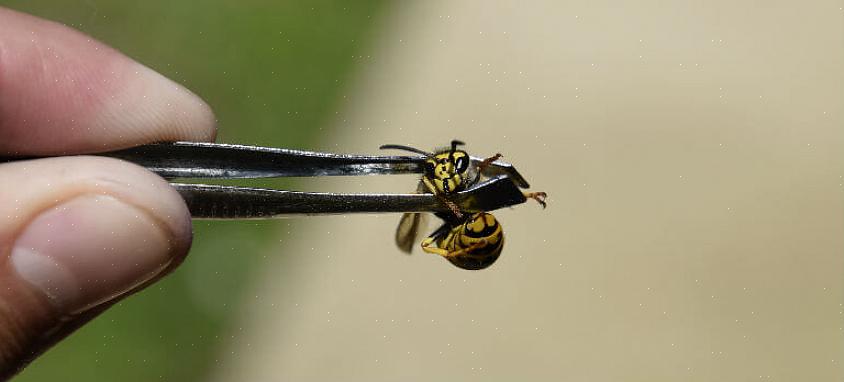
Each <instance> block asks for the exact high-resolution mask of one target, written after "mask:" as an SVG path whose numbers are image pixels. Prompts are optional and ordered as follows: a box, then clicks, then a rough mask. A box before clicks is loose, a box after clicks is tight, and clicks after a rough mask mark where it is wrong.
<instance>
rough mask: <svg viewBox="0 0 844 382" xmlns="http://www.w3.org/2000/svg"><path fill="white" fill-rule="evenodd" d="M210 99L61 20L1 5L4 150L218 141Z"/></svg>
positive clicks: (72, 150)
mask: <svg viewBox="0 0 844 382" xmlns="http://www.w3.org/2000/svg"><path fill="white" fill-rule="evenodd" d="M215 131H216V130H215V119H214V115H213V114H212V112H211V109H210V108H209V107H208V105H207V104H206V103H205V102H204V101H202V99H200V98H199V97H197V96H196V95H194V94H193V93H191V92H190V91H188V90H187V89H185V88H184V87H182V86H181V85H179V84H176V83H175V82H172V81H170V80H169V79H167V78H165V77H163V76H161V75H160V74H158V73H156V72H155V71H153V70H151V69H149V68H147V67H145V66H143V65H141V64H139V63H137V62H135V61H133V60H132V59H130V58H128V57H126V56H124V55H123V54H121V53H120V52H118V51H116V50H114V49H112V48H109V47H108V46H106V45H104V44H102V43H100V42H98V41H96V40H94V39H93V38H91V37H89V36H86V35H84V34H82V33H80V32H78V31H76V30H74V29H71V28H68V27H66V26H64V25H61V24H59V23H55V22H52V21H47V20H43V19H39V18H36V17H33V16H30V15H27V14H23V13H20V12H15V11H12V10H9V9H5V8H0V155H61V154H78V153H88V152H98V151H107V150H112V149H117V148H124V147H130V146H136V145H139V144H144V143H150V142H156V141H176V140H188V141H213V140H214V136H215Z"/></svg>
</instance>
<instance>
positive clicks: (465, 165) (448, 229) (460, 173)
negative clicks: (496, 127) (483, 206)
mask: <svg viewBox="0 0 844 382" xmlns="http://www.w3.org/2000/svg"><path fill="white" fill-rule="evenodd" d="M463 145H465V143H463V142H461V141H459V140H452V141H451V146H450V147H447V148H443V149H439V150H436V151H435V152H433V153H429V152H426V151H423V150H420V149H417V148H414V147H409V146H403V145H383V146H381V149H398V150H405V151H410V152H413V153H417V154H421V155H424V156H425V158H426V159H425V164H424V173H423V175H422V178H421V179H420V181H419V185H418V186H417V189H416V192H418V193H431V194H434V195H436V196H437V197H438V198H439V199H440V200H441V201H442V202H443V203H444V204H445V205H446V206H448V207H449V209H450V210H451V211H450V213H448V212H445V213H436V214H435V215H436V216H437V217H439V218H440V219H442V220H443V225H442V226H440V227H439V228H438V229H437V230H436V231H434V232H433V233H432V234H431V235H430V236H429V237H428V238H426V239H425V240H423V241H422V244H421V246H422V250H423V251H425V252H427V253H432V254H437V255H440V256H442V257H444V258H446V259H447V260H448V261H449V262H451V263H452V264H454V265H455V266H457V267H459V268H463V269H469V270H478V269H484V268H486V267H489V266H490V265H492V264H493V263H495V261H496V260H498V257H499V256H500V255H501V250H502V249H503V246H504V230H503V229H502V227H501V224H500V223H499V222H498V220H496V218H495V216H493V215H492V214H490V213H488V212H478V213H473V214H464V213H463V212H462V211H460V209H459V208H458V207H457V205H456V204H454V203H453V202H452V201H450V200H449V196H450V194H453V193H456V192H460V191H463V190H466V189H468V188H470V187H472V186H473V185H475V184H477V183H478V182H479V181H480V180H481V175H482V173H483V170H484V169H485V168H486V167H487V166H489V165H490V164H491V163H492V162H494V161H496V160H498V158H500V157H501V154H495V155H493V156H491V157H489V158H487V159H484V160H483V161H481V162H480V163H478V164H475V163H473V162H472V159H471V157H470V156H469V154H468V153H467V152H466V151H464V150H460V149H458V146H463ZM525 197H528V198H531V199H534V200H536V201H537V202H539V203H540V204H541V205H542V207H543V208H544V207H545V197H546V194H545V193H544V192H526V193H525ZM425 216H426V215H425V214H422V213H418V212H412V213H406V214H404V215H402V217H401V220H400V221H399V225H398V228H397V229H396V238H395V240H396V245H397V246H398V247H399V249H401V250H402V251H404V252H405V253H408V254H410V253H411V251H412V248H413V244H414V243H415V242H416V240H417V236H418V233H419V231H420V229H421V228H422V226H423V225H424V219H425Z"/></svg>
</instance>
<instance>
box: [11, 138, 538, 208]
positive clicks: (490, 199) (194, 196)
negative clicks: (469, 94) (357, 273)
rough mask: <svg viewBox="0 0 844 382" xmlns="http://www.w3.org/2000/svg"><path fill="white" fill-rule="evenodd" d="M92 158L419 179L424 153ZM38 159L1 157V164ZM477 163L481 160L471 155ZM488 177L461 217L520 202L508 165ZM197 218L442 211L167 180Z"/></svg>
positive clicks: (396, 200)
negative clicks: (414, 177) (397, 175)
mask: <svg viewBox="0 0 844 382" xmlns="http://www.w3.org/2000/svg"><path fill="white" fill-rule="evenodd" d="M90 155H98V156H107V157H112V158H118V159H122V160H126V161H129V162H133V163H136V164H138V165H140V166H143V167H145V168H147V169H148V170H150V171H152V172H154V173H156V174H158V175H160V176H162V177H164V178H166V179H168V181H172V180H174V179H186V178H204V179H209V178H216V179H245V178H277V177H310V176H335V175H387V174H414V173H415V174H421V173H422V172H423V164H424V162H425V157H423V156H364V155H339V154H330V153H320V152H310V151H299V150H289V149H280V148H270V147H256V146H242V145H231V144H217V143H198V142H172V143H155V144H148V145H142V146H137V147H132V148H128V149H123V150H118V151H111V152H105V153H97V154H90ZM26 159H36V157H0V163H2V162H10V161H18V160H26ZM472 160H473V161H474V162H475V163H476V164H477V163H480V161H481V160H482V159H481V158H474V157H473V158H472ZM483 175H484V177H485V180H483V181H482V182H479V183H478V184H476V185H474V186H472V187H471V188H469V189H467V190H465V191H462V192H459V193H457V194H455V195H453V196H452V197H449V200H451V201H452V202H454V203H455V204H457V206H459V207H460V208H461V210H463V211H466V212H479V211H492V210H496V209H499V208H503V207H509V206H513V205H516V204H521V203H524V202H525V201H526V198H525V196H524V194H523V193H522V191H521V190H520V188H528V187H529V185H528V183H527V181H525V179H524V178H523V177H522V176H521V175H520V174H519V172H518V171H516V169H515V168H514V167H513V166H512V165H510V164H507V163H502V162H499V161H496V162H494V163H492V164H491V165H490V166H488V167H486V168H485V170H484V172H483ZM171 184H172V185H173V187H174V188H175V189H176V190H177V191H178V192H179V194H181V196H182V197H183V198H184V199H185V201H186V202H187V205H188V208H189V209H190V212H191V215H192V217H193V218H196V219H266V218H276V217H286V216H297V215H322V214H347V213H382V212H447V211H450V210H449V207H448V206H446V205H445V204H444V203H442V202H441V201H440V199H439V198H437V197H436V196H434V195H433V194H418V193H416V194H346V193H323V192H299V191H286V190H275V189H264V188H250V187H236V186H223V185H208V184H189V183H175V182H171Z"/></svg>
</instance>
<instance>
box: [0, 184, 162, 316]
mask: <svg viewBox="0 0 844 382" xmlns="http://www.w3.org/2000/svg"><path fill="white" fill-rule="evenodd" d="M172 240H173V239H172V238H171V237H170V235H169V234H168V232H167V231H165V230H164V229H163V228H162V227H160V226H159V225H158V224H156V222H155V221H154V220H153V219H152V217H151V216H150V215H149V214H148V213H146V212H144V211H142V210H140V209H138V208H136V207H133V206H131V205H128V204H126V203H123V202H121V201H120V200H118V199H116V198H114V197H111V196H105V195H88V196H80V197H78V198H75V199H72V200H70V201H68V202H65V203H62V204H60V205H58V206H57V207H55V208H51V209H50V210H47V211H45V212H44V213H42V214H41V215H40V216H38V217H36V218H35V219H34V220H33V221H32V222H31V223H30V224H29V226H28V227H27V228H25V229H24V230H23V233H22V234H21V236H20V237H18V239H17V241H16V242H15V245H14V247H13V248H12V255H11V261H12V264H13V266H14V268H15V270H16V271H17V273H18V274H19V275H20V277H21V278H23V279H24V280H26V281H28V282H29V283H30V284H32V285H33V286H35V287H36V288H39V289H40V290H41V291H43V292H44V294H46V295H47V297H48V298H49V299H50V300H51V301H52V302H53V303H54V304H55V306H57V307H58V308H59V310H60V311H61V312H63V313H65V314H71V315H72V314H77V313H80V312H83V311H85V310H87V309H89V308H91V307H94V306H97V305H99V304H102V303H104V302H106V301H110V300H112V299H114V298H116V297H119V296H121V295H123V294H125V293H126V292H129V291H130V290H132V289H134V288H135V287H137V286H139V285H140V284H142V283H144V282H146V281H149V280H150V279H152V278H153V277H155V276H156V275H158V274H159V273H161V271H163V270H164V269H165V268H166V267H167V265H168V264H170V262H171V261H172V260H173V257H172V254H171V252H172V247H173V244H172Z"/></svg>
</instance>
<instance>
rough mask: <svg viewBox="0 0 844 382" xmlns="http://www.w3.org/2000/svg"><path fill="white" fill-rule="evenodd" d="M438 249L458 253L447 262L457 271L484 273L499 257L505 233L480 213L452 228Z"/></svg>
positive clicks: (492, 217)
mask: <svg viewBox="0 0 844 382" xmlns="http://www.w3.org/2000/svg"><path fill="white" fill-rule="evenodd" d="M437 246H438V247H439V248H443V249H446V250H448V251H449V252H455V253H458V254H456V255H454V256H447V257H446V258H447V259H448V261H450V262H451V263H452V264H454V265H456V266H458V267H460V268H463V269H472V270H475V269H484V268H486V267H488V266H490V265H492V264H493V263H494V262H495V261H496V260H498V256H500V255H501V249H502V248H503V247H504V231H503V230H502V229H501V224H499V223H498V221H497V220H496V219H495V217H494V216H492V215H491V214H488V213H484V212H479V213H476V214H474V215H472V216H471V217H470V218H469V219H467V220H466V221H465V222H464V223H463V224H461V225H458V226H455V227H454V228H452V230H451V232H449V234H448V235H445V236H443V237H442V238H441V239H440V241H439V242H438V243H437ZM461 250H462V251H461Z"/></svg>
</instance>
